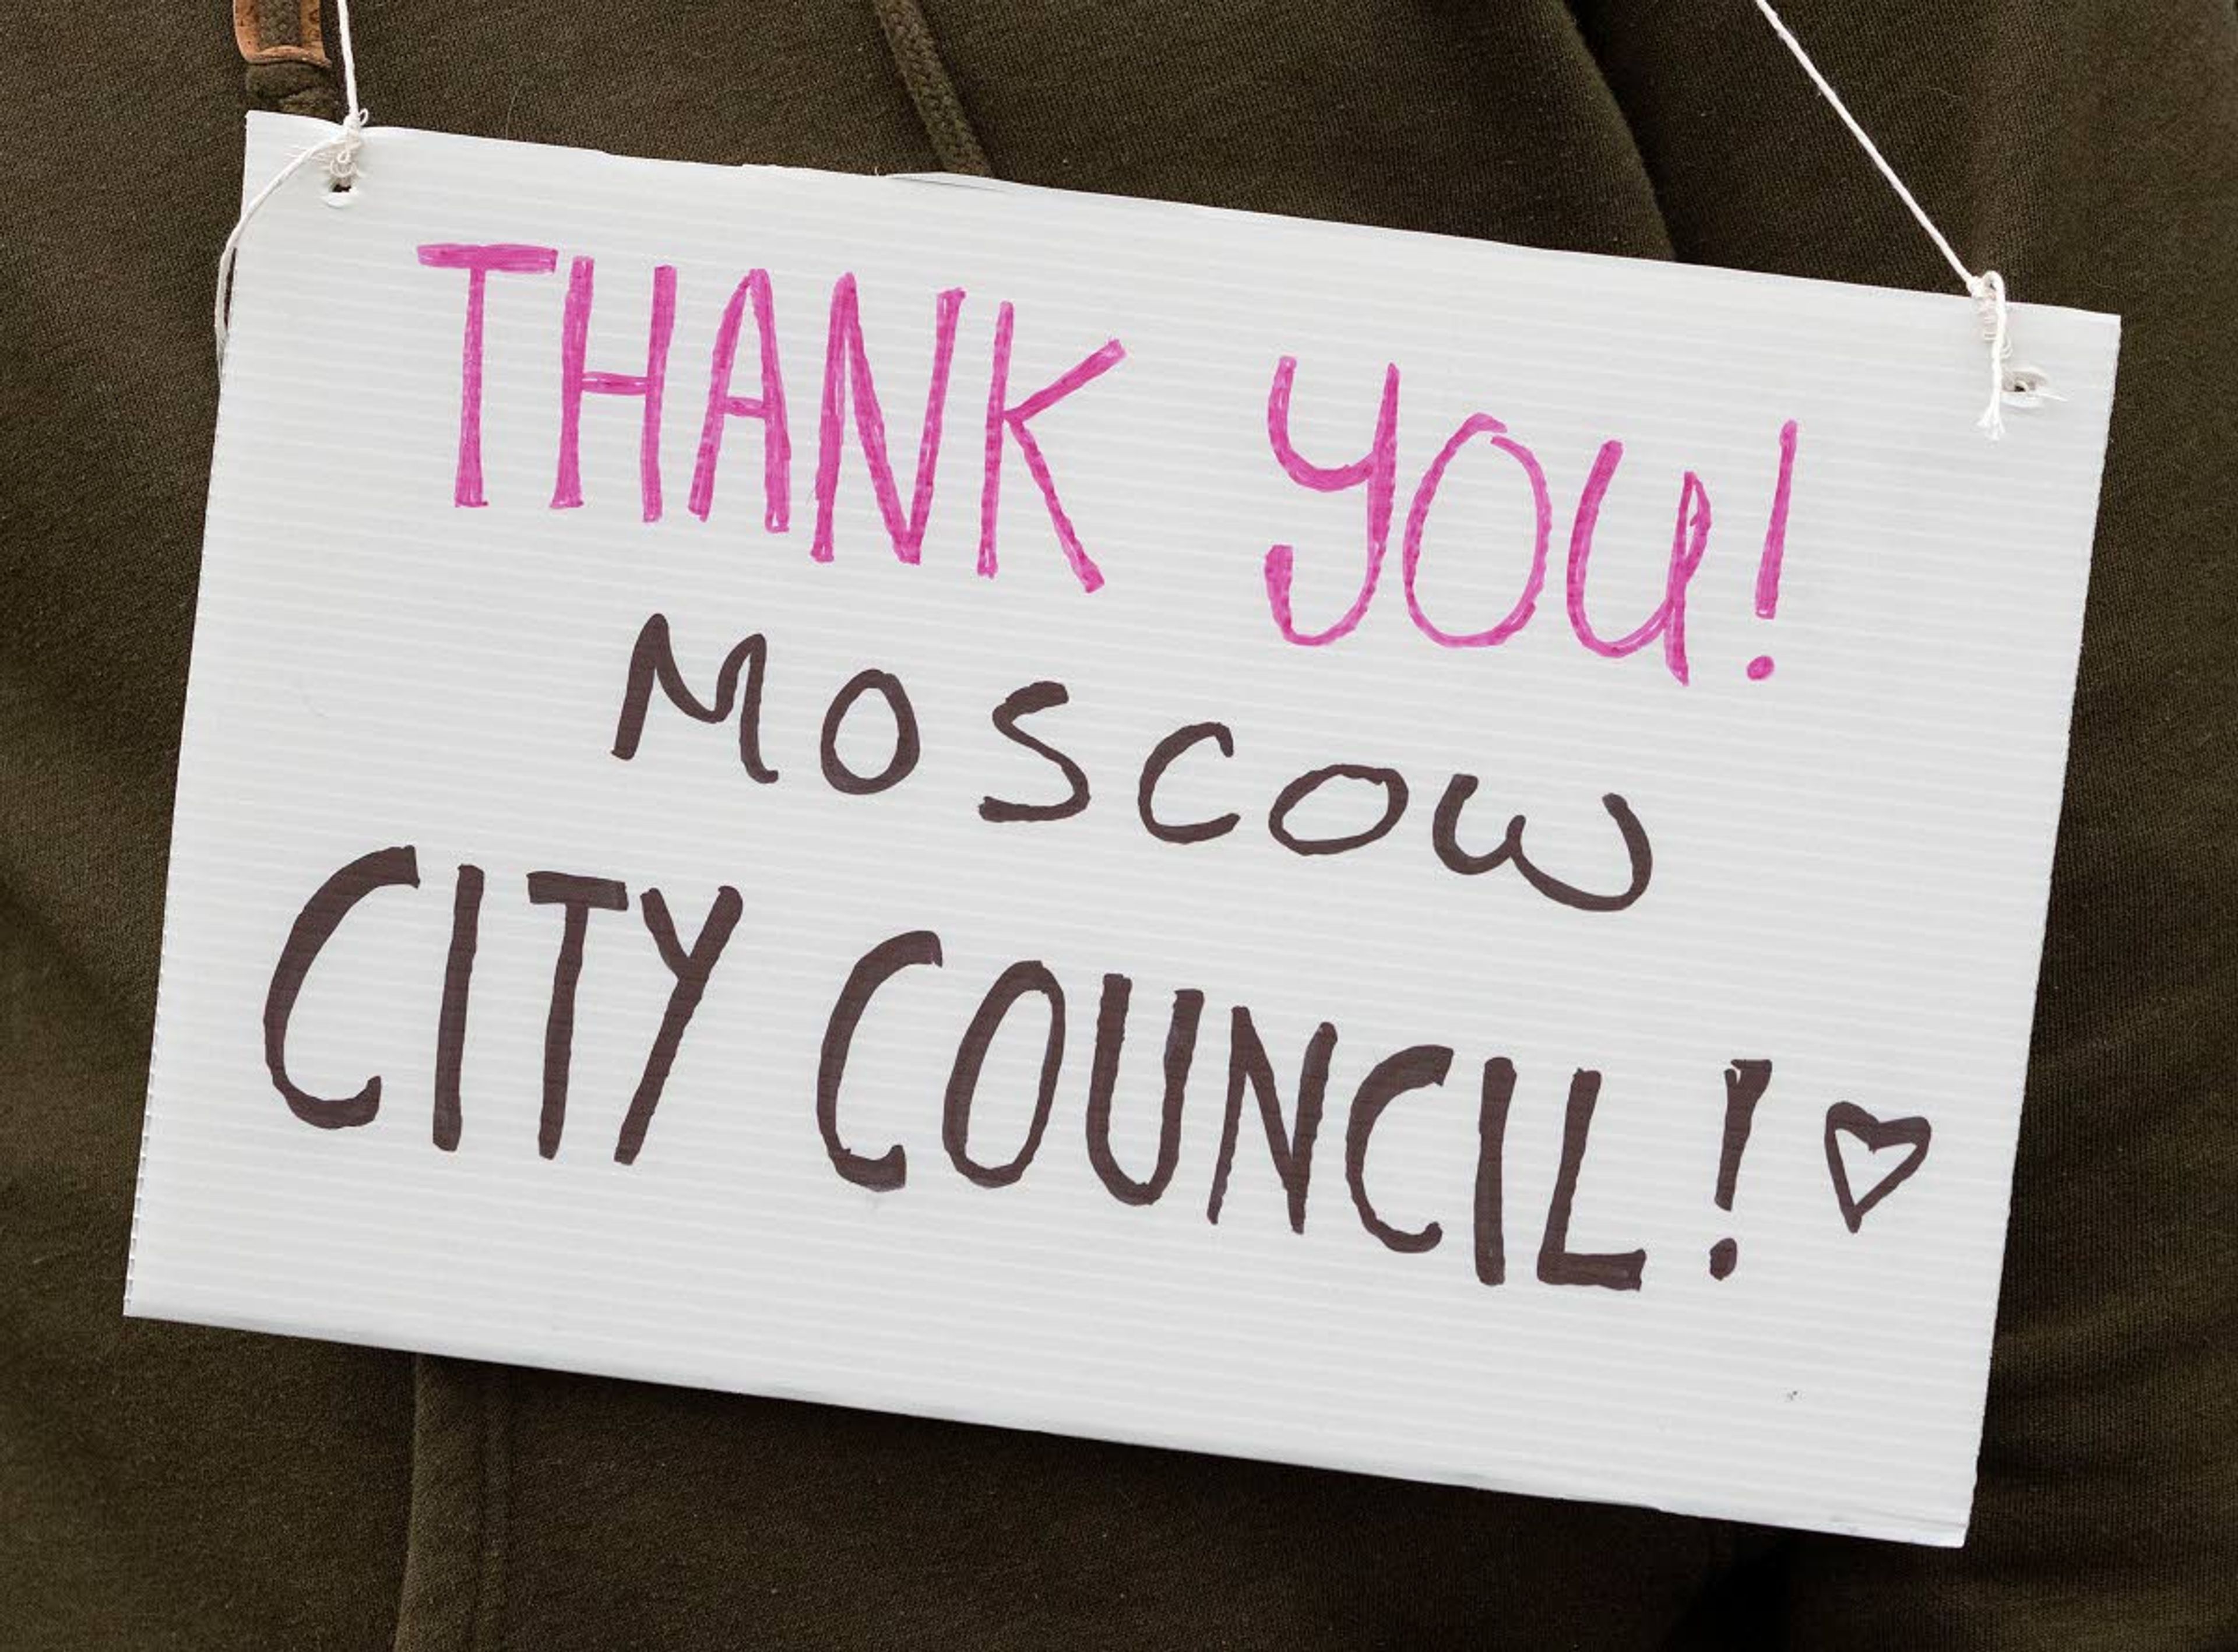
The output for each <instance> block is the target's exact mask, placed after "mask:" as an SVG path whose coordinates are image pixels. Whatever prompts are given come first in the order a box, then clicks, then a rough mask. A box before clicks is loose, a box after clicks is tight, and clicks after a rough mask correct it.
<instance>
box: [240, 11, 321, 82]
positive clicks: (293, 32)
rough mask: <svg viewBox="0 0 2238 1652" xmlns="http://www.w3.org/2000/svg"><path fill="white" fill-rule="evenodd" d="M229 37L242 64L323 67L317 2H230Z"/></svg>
mask: <svg viewBox="0 0 2238 1652" xmlns="http://www.w3.org/2000/svg"><path fill="white" fill-rule="evenodd" d="M233 38H234V43H235V45H237V46H239V47H240V48H241V56H242V62H244V63H313V64H316V65H317V66H318V67H319V68H321V69H324V68H326V67H327V44H326V36H325V34H324V32H323V31H322V30H321V29H320V27H319V0H233Z"/></svg>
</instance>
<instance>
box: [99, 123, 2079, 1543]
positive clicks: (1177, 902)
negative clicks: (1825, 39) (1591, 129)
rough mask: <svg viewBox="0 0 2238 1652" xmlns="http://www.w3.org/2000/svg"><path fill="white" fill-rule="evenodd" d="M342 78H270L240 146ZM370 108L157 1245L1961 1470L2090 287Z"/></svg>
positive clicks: (2052, 766)
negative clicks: (486, 129) (1556, 242)
mask: <svg viewBox="0 0 2238 1652" xmlns="http://www.w3.org/2000/svg"><path fill="white" fill-rule="evenodd" d="M330 130H331V129H328V128H322V127H319V126H316V125H315V124H313V123H310V122H301V121H291V120H288V119H284V118H280V117H271V116H252V117H251V124H250V129H249V154H248V178H249V179H250V180H251V182H252V184H255V183H257V182H262V180H265V179H268V178H270V177H271V176H272V175H274V174H275V172H277V171H278V170H279V169H281V167H282V165H283V164H284V163H285V162H287V161H288V158H289V157H290V156H291V155H294V154H295V153H297V152H298V151H300V150H301V149H302V148H303V147H304V146H305V145H306V144H308V143H310V142H315V141H317V140H318V139H319V138H320V137H321V135H324V134H326V133H327V132H328V131H330ZM2012 327H2013V333H2014V336H2015V338H2016V340H2017V348H2018V350H2019V352H2020V353H2022V354H2024V355H2025V356H2026V357H2028V358H2029V360H2032V361H2033V362H2034V363H2035V364H2036V365H2037V366H2039V367H2042V368H2043V370H2044V371H2045V373H2047V374H2048V375H2049V379H2050V381H2051V382H2052V383H2054V384H2055V385H2056V387H2058V388H2059V390H2060V391H2061V393H2063V395H2064V397H2065V400H2063V401H2060V402H2056V403H2050V402H2047V403H2046V404H2045V405H2043V406H2039V407H2036V408H2034V409H2032V410H2029V411H2027V412H2025V413H2020V412H2016V413H2015V414H2014V415H2013V428H2012V431H2011V433H2010V435H2009V437H2008V439H2005V440H2004V441H2003V442H2001V443H1992V442H1990V441H1987V440H1984V439H1983V438H1982V436H1981V435H1980V434H1979V433H1977V432H1976V430H1974V429H1973V427H1972V424H1971V420H1972V419H1973V416H1974V413H1975V410H1976V407H1977V406H1978V405H1979V400H1978V389H1979V384H1980V380H1981V374H1982V371H1983V369H1982V361H1983V357H1982V354H1981V351H1982V342H1981V340H1980V337H1979V335H1978V333H1977V330H1976V314H1975V311H1974V308H1973V307H1972V306H1971V305H1970V304H1969V303H1968V302H1967V301H1965V300H1964V299H1963V298H1959V297H1950V298H1945V297H1940V296H1933V295H1926V294H1912V293H1897V292H1884V291H1876V290H1867V289H1860V288H1855V287H1841V286H1834V285H1827V284H1821V283H1814V282H1809V281H1790V280H1778V279H1772V278H1768V277H1763V276H1756V275H1745V274H1732V273H1728V272H1722V271H1717V270H1708V269H1698V268H1671V267H1665V266H1654V265H1647V264H1642V263H1633V262H1626V261H1617V260H1610V259H1601V258H1592V257H1584V256H1578V255H1573V254H1554V253H1546V252H1536V251H1528V250H1523V249H1519V248H1508V247H1499V246H1490V245H1484V244H1480V243H1473V242H1467V241H1452V240H1444V239H1439V238H1434V237H1428V236H1420V235H1395V234H1387V233H1381V232H1374V231H1367V230H1361V229H1354V228H1339V227H1334V226H1330V225H1324V224H1312V223H1302V222H1294V221H1283V220H1278V219H1269V218H1262V217H1255V216H1248V215H1237V214H1231V213H1220V212H1210V211H1203V210H1198V209H1193V208H1183V207H1178V206H1168V205H1153V204H1146V203H1140V202H1118V201H1110V200H1101V199H1096V198H1089V197H1082V196H1074V195H1058V194H1050V193H1043V192H1036V191H1018V190H1006V189H1000V188H986V187H978V186H973V185H968V184H963V183H957V182H949V183H937V182H927V181H913V180H900V179H886V180H878V179H871V178H855V177H838V176H830V175H822V174H816V173H806V172H790V171H781V170H771V169H756V168H746V169H722V168H716V167H707V166H686V165H679V164H673V163H668V162H641V161H630V160H620V159H615V158H612V157H610V156H606V155H595V154H587V153H581V152H577V151H573V150H563V149H545V148H535V147H530V146H526V145H520V144H510V143H498V142H481V141H475V140H469V139H465V138H456V137H447V136H439V135H433V134H428V133H420V132H409V131H396V130H380V131H377V132H375V133H374V134H372V135H371V136H370V137H369V139H368V141H367V144H366V147H365V150H364V153H363V155H362V157H361V164H360V169H359V172H358V176H357V180H356V184H355V187H354V189H352V190H351V191H350V192H349V194H348V195H347V196H346V197H344V198H343V200H342V201H341V202H340V203H330V202H329V200H328V198H327V195H326V193H325V191H324V189H323V188H322V186H321V180H320V179H319V178H318V177H317V176H316V175H315V173H313V172H311V171H308V170H307V171H304V172H303V173H301V175H298V176H296V177H295V178H292V179H291V180H289V181H288V183H287V185H286V187H285V188H281V189H279V190H277V191H275V194H274V195H273V198H272V199H271V200H270V201H269V202H268V204H266V206H265V207H264V208H263V209H262V214H261V215H260V216H258V218H257V219H256V221H255V225H254V227H253V228H252V230H251V231H250V233H249V234H248V235H247V236H246V237H245V238H244V242H243V251H242V257H241V261H240V264H239V268H238V274H237V279H236V283H235V290H234V298H233V333H232V339H231V343H230V348H229V353H228V360H227V361H226V364H225V370H224V385H223V400H222V406H221V408H220V413H219V425H218V437H217V451H216V457H215V463H214V466H213V472H212V479H211V488H210V504H209V537H208V543H207V546H206V550H205V555H204V561H203V567H202V596H201V607H200V612H199V617H198V619H197V630H196V636H195V659H194V670H193V681H192V684H191V687H190V691H189V700H188V710H187V724H186V732H185V741H184V749H183V755H182V766H181V771H180V776H179V792H178V813H177V824H176V829H175V842H174V847H173V852H172V861H171V869H170V880H171V882H170V905H169V916H168V922H167V926H166V935H165V942H164V959H163V978H162V1000H161V1004H160V1010H159V1015H158V1023H157V1033H156V1055H155V1061H154V1068H153V1073H152V1074H151V1077H150V1080H149V1108H148V1133H147V1141H146V1146H145V1153H144V1160H143V1166H142V1187H141V1193H140V1200H139V1208H138V1214H137V1219H136V1231H135V1236H134V1246H133V1257H132V1266H131V1278H130V1281H129V1302H128V1305H129V1311H130V1312H134V1313H138V1314H149V1315H157V1316H162V1317H168V1318H184V1319H191V1320H196V1321H202V1322H206V1323H210V1324H218V1325H238V1326H247V1327H251V1328H255V1329H262V1330H267V1331H274V1332H289V1333H296V1334H303V1335H311V1336H320V1337H330V1338H348V1339H350V1340H354V1341H361V1342H367V1343H375V1344H381V1345H389V1346H394V1347H399V1348H413V1349H424V1350H431V1351H443V1352H448V1353H454V1354H462V1355H472V1356H477V1357H483V1358H492V1359H500V1360H510V1361H516V1362H523V1363H528V1364H535V1365H554V1366H564V1367H568V1368H571V1369H575V1370H581V1371H600V1372H611V1373H615V1374H619V1375H626V1376H633V1377H640V1378H654V1379H659V1380H662V1381H668V1382H678V1383H690V1384H706V1385H711V1386H717V1387H722V1388H729V1389H736V1390H740V1391H746V1392H751V1393H756V1394H765V1395H778V1396H787V1397H795V1398H812V1399H819V1400H827V1401H835V1402H839V1403H844V1404H854V1405H867V1406H877V1407H883V1408H887V1409H891V1410H895V1411H909V1412H919V1413H925V1414H930V1415H936V1416H941V1417H960V1418H967V1419H970V1420H973V1421H977V1422H981V1423H988V1424H1005V1425H1010V1426H1013V1427H1023V1428H1033V1429H1044V1430H1054V1431H1064V1432H1070V1433H1078V1434H1086V1435H1094V1436H1099V1437H1108V1438H1112V1439H1119V1440H1131V1441H1142V1442H1148V1443H1153V1444H1162V1445H1170V1446H1183V1447H1189V1448H1194V1449H1197V1450H1208V1451H1219V1452H1229V1453H1237V1454H1244V1455H1249V1456H1254V1457H1271V1458H1279V1459H1287V1460H1292V1461H1296V1462H1301V1463H1311V1464H1327V1465H1331V1466H1334V1467H1339V1468H1345V1469H1353V1470H1366V1471H1369V1472H1374V1473H1381V1474H1392V1475H1402V1476H1408V1477H1417V1478H1420V1479H1426V1480H1439V1481H1451V1482H1460V1483H1469V1484H1478V1485H1486V1486H1496V1487H1502V1488H1506V1489H1510V1490H1522V1491H1531V1492H1539V1493H1549V1494H1554V1495H1559V1496H1566V1497H1586V1498H1597V1499H1609V1500H1620V1501H1625V1502H1631V1503H1649V1504H1654V1505H1659V1506H1661V1507H1664V1508H1668V1509H1676V1510H1692V1511H1698V1512H1701V1513H1706V1514H1715V1515H1719V1516H1725V1517H1733V1518H1736V1519H1743V1520H1751V1521H1764V1522H1772V1523H1781V1524H1786V1525H1796V1526H1808V1527H1818V1528H1823V1529H1826V1530H1842V1531H1857V1532H1867V1533H1872V1534H1876V1535H1879V1536H1889V1537H1899V1538H1909V1539H1913V1540H1917V1541H1921V1542H1926V1543H1955V1542H1957V1541H1958V1540H1959V1539H1960V1537H1961V1536H1962V1534H1963V1531H1964V1529H1965V1524H1966V1518H1967V1510H1968V1504H1969V1501H1970V1494H1971V1487H1972V1481H1973V1473H1974V1459H1975V1454H1976V1444H1977V1440H1978V1434H1979V1427H1980V1419H1981V1411H1982V1402H1983V1378H1984V1371H1985V1366H1986V1362H1987V1358H1988V1351H1989V1343H1990V1325H1991V1319H1992V1315H1993V1310H1994V1307H1995V1304H1996V1288H1997V1279H1998V1266H1999V1252H2000V1247H2001V1241H2002V1234H2003V1226H2004V1221H2005V1212H2006V1198H2007V1193H2006V1190H2007V1183H2008V1175H2009V1171H2010V1162H2011V1158H2012V1152H2013V1143H2014V1136H2015V1130H2016V1124H2017V1121H2018V1116H2019V1108H2020V1101H2021V1090H2022V1080H2023V1069H2024V1064H2025V1057H2026V1051H2027V1044H2028V1037H2029V1021H2030V1014H2031V1008H2032V1003H2033V998H2034V991H2035V981H2036V962H2037V953H2038V947H2039V942H2040V939H2041V935H2042V929H2043V907H2044V898H2045V889H2046V881H2047V876H2048V871H2049V864H2050V858H2051V849H2052V840H2053V830H2054V824H2055V821H2056V816H2057V813H2058V807H2059V796H2060V783H2061V776H2062V772H2063V763H2064V758H2065V748H2066V735H2067V720H2068V710H2069V696H2070V692H2071V686H2072V678H2073V672H2074V666H2075V657H2076V643H2077V637H2078V631H2079V625H2080V620H2081V614H2082V598H2083V586H2084V582H2085V575H2086V572H2087V567H2088V560H2089V539H2090V529H2091V517H2092V511H2093V507H2094V502H2095V499H2096V489H2097V479H2098V472H2099V463H2100V457H2101V453H2102V445H2103V442H2104V439H2105V433H2106V422H2107V413H2108V407H2109V398H2110V394H2111V380H2112V376H2113V372H2114V359H2115V347H2116V324H2115V322H2114V321H2113V320H2111V319H2110V318H2108V317H2104V316H2096V315H2085V314H2075V313H2072V312H2067V311H2060V310H2052V309H2043V308H2036V307H2026V306H2019V307H2015V309H2014V311H2013V319H2012Z"/></svg>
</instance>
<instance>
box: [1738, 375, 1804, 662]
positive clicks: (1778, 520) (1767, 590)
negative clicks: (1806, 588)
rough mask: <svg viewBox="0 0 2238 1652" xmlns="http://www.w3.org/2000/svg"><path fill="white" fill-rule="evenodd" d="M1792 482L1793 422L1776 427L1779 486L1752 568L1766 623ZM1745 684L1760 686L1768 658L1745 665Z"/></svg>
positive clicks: (1775, 603) (1775, 599)
mask: <svg viewBox="0 0 2238 1652" xmlns="http://www.w3.org/2000/svg"><path fill="white" fill-rule="evenodd" d="M1794 482H1795V421H1794V420H1792V419H1791V420H1788V421H1787V422H1786V423H1785V424H1784V425H1782V426H1780V427H1779V482H1778V486H1775V487H1774V488H1773V489H1772V491H1771V518H1770V519H1768V520H1767V521H1766V522H1765V525H1764V555H1763V556H1762V557H1761V558H1759V559H1758V562H1757V565H1756V612H1757V618H1759V619H1770V618H1772V616H1773V615H1775V614H1777V613H1778V611H1779V564H1780V559H1781V558H1783V557H1784V556H1785V555H1786V554H1787V499H1788V494H1789V492H1790V491H1791V489H1792V487H1793V486H1794ZM1748 674H1749V680H1750V681H1751V682H1753V683H1761V682H1763V681H1764V679H1765V677H1770V676H1771V655H1769V654H1758V656H1757V657H1755V658H1754V659H1752V660H1751V661H1750V662H1749V666H1748Z"/></svg>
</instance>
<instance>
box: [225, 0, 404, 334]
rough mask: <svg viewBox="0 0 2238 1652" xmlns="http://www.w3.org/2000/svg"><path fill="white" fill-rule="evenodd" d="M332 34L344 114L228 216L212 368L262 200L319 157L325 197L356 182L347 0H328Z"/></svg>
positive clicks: (356, 127)
mask: <svg viewBox="0 0 2238 1652" xmlns="http://www.w3.org/2000/svg"><path fill="white" fill-rule="evenodd" d="M334 37H335V39H336V41H337V42H338V43H340V45H341V55H342V102H343V105H344V107H345V109H347V111H348V112H347V113H346V114H344V115H343V116H342V122H341V125H340V126H338V127H336V128H335V129H334V135H333V136H332V137H326V138H321V139H320V140H319V141H318V142H316V143H314V144H313V145H311V147H310V148H309V149H305V150H304V151H303V152H302V153H301V155H297V156H296V157H295V159H294V160H292V161H290V162H288V164H287V165H286V166H284V167H281V169H280V170H279V171H277V172H276V173H275V174H273V175H272V178H271V181H270V182H268V183H266V184H265V186H264V187H263V188H262V189H259V190H258V191H257V192H256V193H255V195H251V196H250V197H249V198H248V204H247V205H246V206H244V207H242V209H241V216H240V217H238V218H236V219H235V220H234V223H233V229H232V232H231V233H230V234H229V235H227V236H226V238H225V245H224V246H223V247H222V248H219V250H218V255H217V293H216V295H215V300H214V301H213V306H212V314H211V322H212V329H213V331H214V332H215V335H216V338H217V360H218V367H220V368H221V369H222V368H223V367H224V366H225V335H226V309H227V307H228V304H229V303H230V302H231V301H232V297H233V266H234V261H235V259H237V258H238V257H239V256H240V255H241V238H242V235H244V234H246V233H247V231H248V225H249V221H250V220H251V219H253V218H255V216H256V215H257V214H258V213H259V212H261V211H262V210H263V208H264V203H265V202H268V201H269V200H271V199H272V197H273V196H274V195H277V194H279V193H280V189H281V186H282V185H284V184H285V183H286V182H288V179H290V178H292V177H294V176H295V175H296V174H297V173H298V172H301V170H302V169H304V168H305V167H307V166H308V165H309V164H310V163H311V162H314V161H317V160H321V159H323V160H324V161H325V162H326V163H327V187H328V191H329V192H330V195H335V196H337V197H338V198H339V199H340V200H341V201H347V200H348V194H347V193H346V192H347V191H348V190H350V189H352V188H354V187H355V186H356V183H357V164H358V155H359V152H360V151H361V150H362V149H364V148H365V128H366V122H367V121H369V120H370V119H371V118H372V116H369V115H368V114H367V112H366V109H365V107H364V105H362V104H361V103H360V102H358V101H357V53H356V51H355V50H354V48H353V46H352V44H351V42H350V16H349V0H334Z"/></svg>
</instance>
